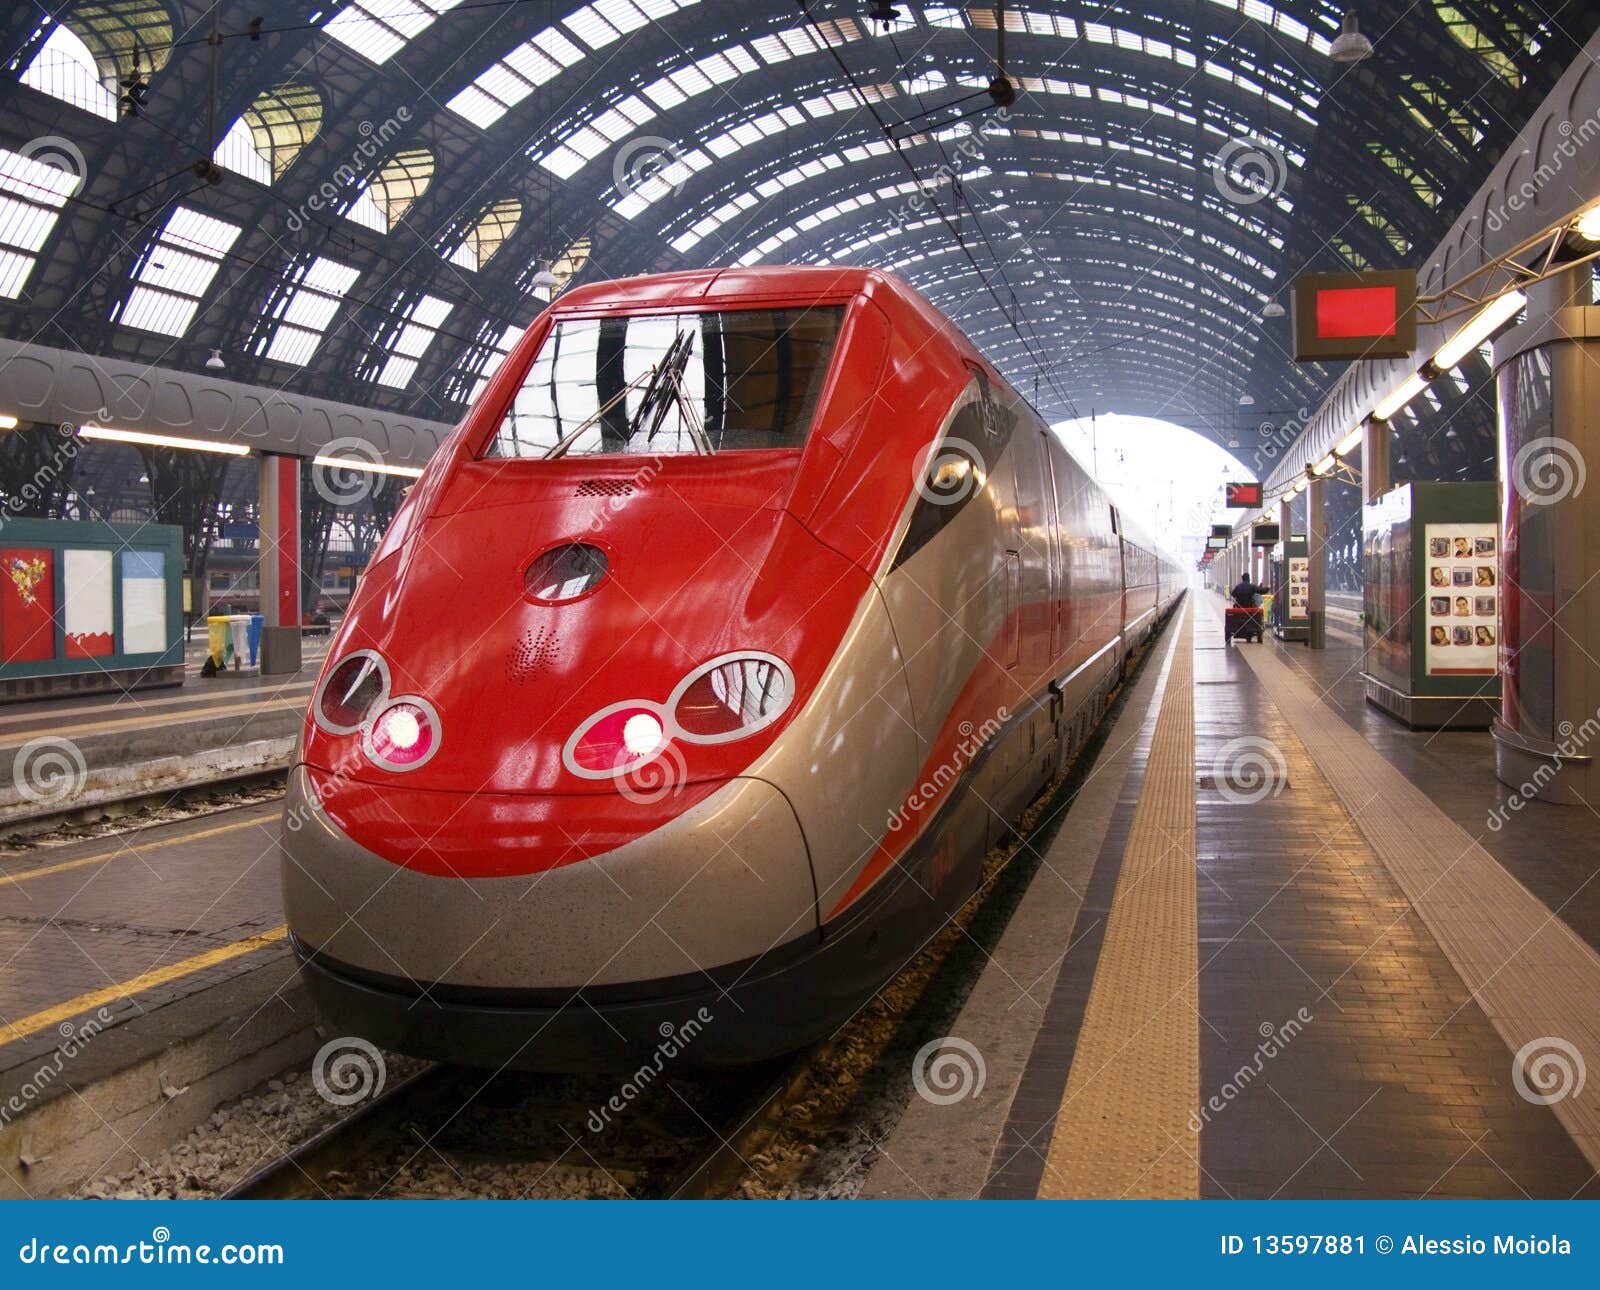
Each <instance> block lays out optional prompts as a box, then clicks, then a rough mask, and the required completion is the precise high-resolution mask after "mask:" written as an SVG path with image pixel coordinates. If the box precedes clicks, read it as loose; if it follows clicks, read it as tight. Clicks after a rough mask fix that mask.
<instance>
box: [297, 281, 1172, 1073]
mask: <svg viewBox="0 0 1600 1290" xmlns="http://www.w3.org/2000/svg"><path fill="white" fill-rule="evenodd" d="M1183 587H1184V580H1183V577H1182V575H1181V574H1180V573H1179V571H1178V569H1177V566H1176V565H1175V564H1174V563H1173V562H1172V561H1170V560H1168V559H1166V558H1165V557H1163V556H1162V555H1161V554H1160V553H1159V552H1158V551H1157V549H1156V547H1155V545H1154V544H1153V543H1152V542H1151V541H1150V540H1149V539H1148V538H1147V537H1145V536H1142V535H1141V534H1140V532H1139V530H1138V528H1137V527H1136V526H1135V525H1134V524H1133V523H1132V522H1131V521H1130V520H1129V519H1128V517H1126V516H1124V515H1122V514H1120V513H1119V512H1118V510H1117V508H1116V507H1115V506H1114V505H1113V504H1112V503H1111V502H1110V501H1109V500H1108V498H1107V496H1106V494H1105V493H1104V492H1102V491H1101V489H1100V488H1099V487H1098V486H1097V485H1096V483H1095V481H1094V480H1093V479H1092V478H1090V476H1089V474H1088V473H1087V472H1086V471H1085V470H1084V468H1083V467H1082V466H1081V465H1080V464H1079V463H1078V462H1077V461H1076V460H1075V459H1074V458H1073V457H1072V456H1071V455H1070V454H1069V453H1068V452H1067V451H1066V450H1065V449H1064V448H1063V447H1062V445H1061V444H1060V442H1059V441H1058V440H1057V438H1056V437H1055V436H1054V435H1053V434H1052V433H1051V432H1050V431H1049V429H1048V428H1047V427H1046V425H1045V424H1044V422H1043V421H1042V420H1041V419H1040V417H1039V416H1038V414H1037V413H1035V412H1034V410H1033V409H1032V408H1031V407H1030V406H1029V405H1028V404H1027V403H1026V402H1025V401H1024V400H1023V399H1022V398H1021V397H1019V396H1018V394H1017V393H1016V391H1015V390H1013V389H1012V388H1011V387H1010V386H1009V385H1007V384H1006V382H1005V381H1004V380H1003V379H1002V378H1001V377H1000V375H999V374H998V372H997V371H996V370H995V369H994V368H993V367H991V366H990V365H989V363H987V362H986V361H985V360H984V358H983V357H982V356H981V355H980V354H979V353H978V351H977V350H976V349H975V348H974V347H973V345H972V344H971V343H970V342H969V341H968V340H967V339H966V338H965V337H964V336H963V335H962V334H961V332H960V331H959V330H958V329H957V328H956V327H955V325H954V324H953V323H951V322H950V320H949V319H947V318H945V317H944V316H943V315H942V314H940V313H939V312H938V311H937V310H936V309H934V308H933V306H932V305H930V304H929V303H928V302H927V301H926V300H924V299H923V298H922V297H921V296H920V295H918V294H917V293H916V292H915V291H913V290H912V289H911V288H910V287H909V286H907V285H906V284H905V283H903V282H901V281H900V280H898V279H897V278H895V277H893V276H890V275H888V274H884V273H880V272H876V271H872V270H865V269H848V268H811V267H808V268H791V267H785V268H777V267H773V268H749V269H724V270H706V271H702V272H691V273H674V274H667V275H662V276H654V277H640V278H632V279H628V280H624V281H616V282H604V283H598V284H595V285H592V286H586V287H581V288H577V289H574V290H572V291H570V292H569V293H567V294H566V295H563V296H562V297H561V298H560V299H559V301H558V302H557V303H556V304H555V305H554V306H553V307H551V308H550V309H548V310H546V311H545V313H544V314H542V315H541V316H540V317H539V318H538V319H537V320H536V321H535V322H534V324H533V325H532V326H531V327H529V329H528V331H527V333H526V335H525V336H524V337H523V338H522V340H521V341H520V342H519V344H518V345H517V346H516V348H515V350H514V351H513V352H512V353H511V355H510V356H509V358H507V359H506V361H505V362H504V363H503V365H502V366H501V368H500V370H499V371H498V372H497V373H496V374H495V376H494V378H493V379H492V380H491V382H490V383H489V385H488V387H487V388H486V389H485V391H484V393H483V395H482V397H481V398H480V399H479V400H478V401H477V403H476V404H475V405H474V406H473V408H472V409H471V411H470V412H469V413H468V414H467V415H466V417H465V419H464V420H463V421H462V422H461V424H460V425H459V426H458V427H457V428H456V429H455V431H454V432H453V433H452V435H451V436H450V437H449V439H448V440H447V442H446V443H445V445H444V446H443V447H442V448H441V450H440V452H439V453H438V455H437V456H436V457H435V459H434V460H433V462H432V463H431V464H430V465H429V467H428V469H427V472H426V474H425V475H424V476H423V477H422V479H421V480H420V481H419V482H418V483H417V485H416V486H415V487H414V488H413V489H412V491H411V493H410V495H409V496H408V498H407V500H406V502H405V503H404V505H403V506H402V508H401V510H400V512H399V513H398V515H397V516H396V518H395V520H394V522H393V524H392V526H391V528H390V530H389V532H388V533H387V535H386V536H385V537H384V539H383V542H382V544H381V545H380V547H379V548H378V550H377V552H376V553H375V554H374V557H373V560H372V563H371V565H370V567H369V570H368V572H367V574H366V576H365V578H364V579H363V580H362V583H361V585H360V587H359V589H358V591H357V593H356V595H355V597H354V599H353V601H352V603H351V607H350V611H349V614H348V616H347V617H346V618H345V620H344V622H343V624H342V625H341V626H340V628H339V630H338V634H337V636H336V638H335V640H334V642H333V646H332V648H331V650H330V651H329V655H328V663H327V665H326V667H325V668H324V670H323V674H322V676H321V678H320V680H319V682H318V685H317V687H316V689H315V691H314V693H313V698H312V702H311V706H310V712H309V715H308V718H307V721H306V725H305V729H304V736H303V740H302V743H301V747H300V749H299V752H298V755H297V759H296V765H295V766H294V768H293V770H292V772H291V774H290V778H289V791H288V799H287V804H286V815H285V822H284V833H283V848H284V852H285V860H284V865H283V881H284V891H285V900H286V907H287V914H288V922H289V928H290V932H291V935H292V937H293V943H294V946H295V949H296V952H297V953H298V955H299V956H300V959H301V962H302V964H303V967H304V970H305V973H306V975H307V977H308V979H309V982H310V984H311V987H312V990H313V994H314V996H315V998H316V1000H317V1003H318V1007H319V1008H320V1010H321V1011H322V1014H323V1017H324V1021H325V1024H326V1025H328V1026H331V1027H333V1028H335V1029H336V1030H337V1031H339V1032H340V1033H345V1034H353V1035H359V1036H363V1037H365V1038H368V1039H370V1040H372V1041H374V1042H376V1043H379V1044H382V1045H384V1046H387V1047H389V1048H391V1049H394V1050H398V1051H401V1052H406V1053H412V1054H417V1055H421V1056H427V1057H433V1058H439V1059H444V1060H448V1061H453V1062H463V1063H469V1064H481V1065H488V1066H493V1067H497V1068H498V1067H502V1066H511V1067H516V1068H523V1069H535V1070H540V1069H542V1070H568V1069H580V1068H593V1067H602V1066H608V1065H615V1064H625V1063H627V1062H630V1061H634V1060H636V1059H638V1058H639V1057H640V1056H641V1055H648V1054H649V1053H651V1052H652V1051H653V1050H655V1049H657V1048H658V1047H659V1046H660V1045H661V1044H662V1043H663V1042H665V1041H666V1037H668V1036H671V1037H672V1040H671V1042H672V1043H673V1044H674V1045H675V1049H676V1050H677V1053H678V1055H679V1056H680V1057H681V1059H685V1060H688V1061H691V1062H697V1063H702V1064H723V1063H735V1062H742V1061H751V1060H757V1059H761V1058H764V1057H767V1056H770V1055H774V1054H777V1053H781V1052H785V1051H788V1050H792V1049H795V1048H797V1047H800V1046H802V1045H804V1044H805V1043H807V1042H809V1041H811V1040H813V1039H815V1038H817V1037H819V1036H821V1035H823V1034H826V1033H828V1032H829V1031H830V1030H831V1029H832V1028H833V1027H835V1026H837V1025H838V1024H839V1023H840V1021H841V1020H843V1019H844V1018H846V1017H848V1016H849V1015H850V1014H851V1012H852V1011H853V1010H855V1009H856V1008H857V1007H858V1006H859V1005H860V1004H861V1003H862V1002H863V1000H865V999H866V998H867V997H869V996H870V994H871V993H872V992H873V991H875V990H876V989H877V988H879V987H880V986H881V985H882V984H883V983H884V982H886V981H887V980H889V979H890V978H891V977H893V976H894V975H895V974H896V973H897V972H898V971H899V970H900V969H901V968H902V967H903V966H905V964H906V963H907V962H908V960H909V959H910V958H911V957H912V956H913V955H914V954H915V953H916V951H917V950H918V949H919V947H920V946H921V945H922V944H923V943H924V942H925V941H926V940H927V938H928V937H929V936H930V935H931V934H932V933H934V932H935V931H936V930H937V929H938V928H939V927H940V926H941V924H942V922H943V920H945V919H946V917H947V916H948V915H949V914H950V913H951V912H952V911H954V910H956V909H957V908H958V907H959V906H960V905H961V904H962V903H963V902H964V901H965V900H966V899H967V898H968V897H969V896H970V895H971V894H972V893H973V892H974V890H975V889H976V886H977V884H978V881H979V877H980V870H981V862H982V859H983V856H984V854H985V851H986V850H987V849H988V848H989V847H990V846H991V845H992V844H993V843H995V842H996V841H997V840H998V839H999V838H1001V837H1002V836H1003V835H1005V834H1006V833H1008V832H1009V831H1011V830H1013V829H1014V828H1015V826H1016V824H1017V822H1018V820H1019V817H1020V815H1021V813H1022V811H1023V809H1024V808H1025V807H1026V806H1027V804H1028V803H1029V801H1030V800H1031V799H1033V798H1034V797H1035V796H1037V794H1038V793H1039V791H1040V789H1041V788H1042V787H1043V786H1044V785H1046V784H1047V783H1048V782H1049V781H1050V780H1051V778H1052V777H1053V776H1055V775H1056V774H1057V773H1058V772H1059V771H1060V770H1061V768H1062V767H1063V765H1064V763H1065V761H1066V760H1067V759H1068V758H1069V757H1070V756H1071V755H1072V753H1073V752H1074V750H1075V749H1076V747H1077V746H1078V745H1079V744H1081V742H1082V741H1083V740H1084V738H1085V737H1086V735H1087V734H1088V733H1089V731H1090V730H1091V729H1092V727H1093V726H1094V724H1095V723H1096V722H1097V721H1098V720H1099V718H1100V716H1101V715H1102V713H1103V712H1104V709H1105V707H1106V704H1107V700H1108V696H1109V694H1110V692H1111V690H1112V689H1113V687H1114V685H1115V683H1116V681H1117V678H1118V676H1119V674H1120V673H1121V671H1122V669H1123V666H1124V663H1125V660H1126V659H1127V658H1128V657H1129V654H1130V652H1131V651H1133V650H1134V649H1135V648H1136V647H1137V645H1138V644H1139V642H1140V641H1141V640H1142V639H1143V638H1145V637H1147V636H1149V635H1150V634H1151V633H1152V632H1153V631H1154V630H1155V629H1156V627H1157V625H1158V623H1159V622H1160V620H1161V619H1162V618H1163V617H1164V616H1165V615H1166V614H1167V613H1168V612H1169V611H1170V610H1171V609H1172V607H1173V606H1174V604H1175V603H1176V602H1177V600H1178V599H1179V597H1180V596H1181V594H1182V590H1183Z"/></svg>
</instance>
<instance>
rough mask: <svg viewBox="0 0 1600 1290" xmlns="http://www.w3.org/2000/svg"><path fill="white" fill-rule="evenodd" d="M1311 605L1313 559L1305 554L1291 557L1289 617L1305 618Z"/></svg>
mask: <svg viewBox="0 0 1600 1290" xmlns="http://www.w3.org/2000/svg"><path fill="white" fill-rule="evenodd" d="M1310 607H1311V561H1310V560H1309V559H1307V558H1306V557H1305V556H1303V555H1296V556H1290V557H1289V617H1290V619H1291V620H1292V619H1296V618H1305V617H1306V616H1307V615H1308V614H1309V613H1310Z"/></svg>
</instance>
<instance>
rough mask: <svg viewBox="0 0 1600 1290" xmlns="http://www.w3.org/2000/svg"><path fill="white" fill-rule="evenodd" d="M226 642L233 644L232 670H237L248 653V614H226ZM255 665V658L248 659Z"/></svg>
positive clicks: (242, 664)
mask: <svg viewBox="0 0 1600 1290" xmlns="http://www.w3.org/2000/svg"><path fill="white" fill-rule="evenodd" d="M228 642H229V644H231V645H232V646H233V670H234V671H235V672H237V671H239V670H240V669H241V668H242V667H243V666H244V660H245V659H246V658H247V657H249V654H250V615H249V614H229V615H228ZM250 663H251V666H252V667H253V666H255V660H254V659H251V660H250Z"/></svg>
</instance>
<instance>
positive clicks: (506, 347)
mask: <svg viewBox="0 0 1600 1290" xmlns="http://www.w3.org/2000/svg"><path fill="white" fill-rule="evenodd" d="M526 330H527V328H526V327H507V328H506V329H505V330H504V331H502V332H501V333H500V336H499V339H498V340H495V341H493V342H491V344H490V346H489V357H488V359H487V360H486V361H485V362H484V365H483V371H482V372H480V373H479V374H478V379H477V381H476V382H475V383H474V384H473V386H472V393H471V394H470V395H468V396H467V402H469V403H476V402H477V401H478V396H479V395H480V394H482V393H483V391H484V389H485V388H486V387H487V386H488V384H489V381H490V378H492V377H493V376H494V374H495V373H496V372H497V371H499V370H500V364H501V363H503V362H505V361H506V356H507V355H508V354H510V353H511V351H512V350H513V349H514V348H516V344H517V342H518V341H519V340H521V339H522V333H523V332H525V331H526Z"/></svg>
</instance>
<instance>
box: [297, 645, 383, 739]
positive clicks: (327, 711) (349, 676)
mask: <svg viewBox="0 0 1600 1290" xmlns="http://www.w3.org/2000/svg"><path fill="white" fill-rule="evenodd" d="M388 693H389V669H388V668H387V667H386V666H385V665H384V661H383V660H382V659H381V658H379V657H378V656H377V655H376V654H374V653H373V652H372V651H371V650H366V649H363V650H357V651H356V652H355V653H354V654H351V655H350V656H349V657H348V658H345V659H341V660H340V662H339V665H338V666H337V667H335V668H334V669H333V670H332V671H331V672H329V673H328V675H327V677H326V678H325V679H324V680H323V682H322V688H321V689H319V690H318V691H317V697H316V701H315V702H314V703H312V705H311V714H312V716H313V717H314V718H315V720H316V723H317V724H318V725H319V726H321V727H322V729H324V730H325V731H327V732H328V733H329V734H331V735H348V734H353V733H355V732H356V731H357V730H359V729H361V726H362V724H363V723H364V722H365V721H366V720H367V718H368V717H369V716H370V715H371V713H372V711H373V709H375V708H376V707H377V705H378V703H379V701H380V700H382V698H383V696H384V695H386V694H388Z"/></svg>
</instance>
